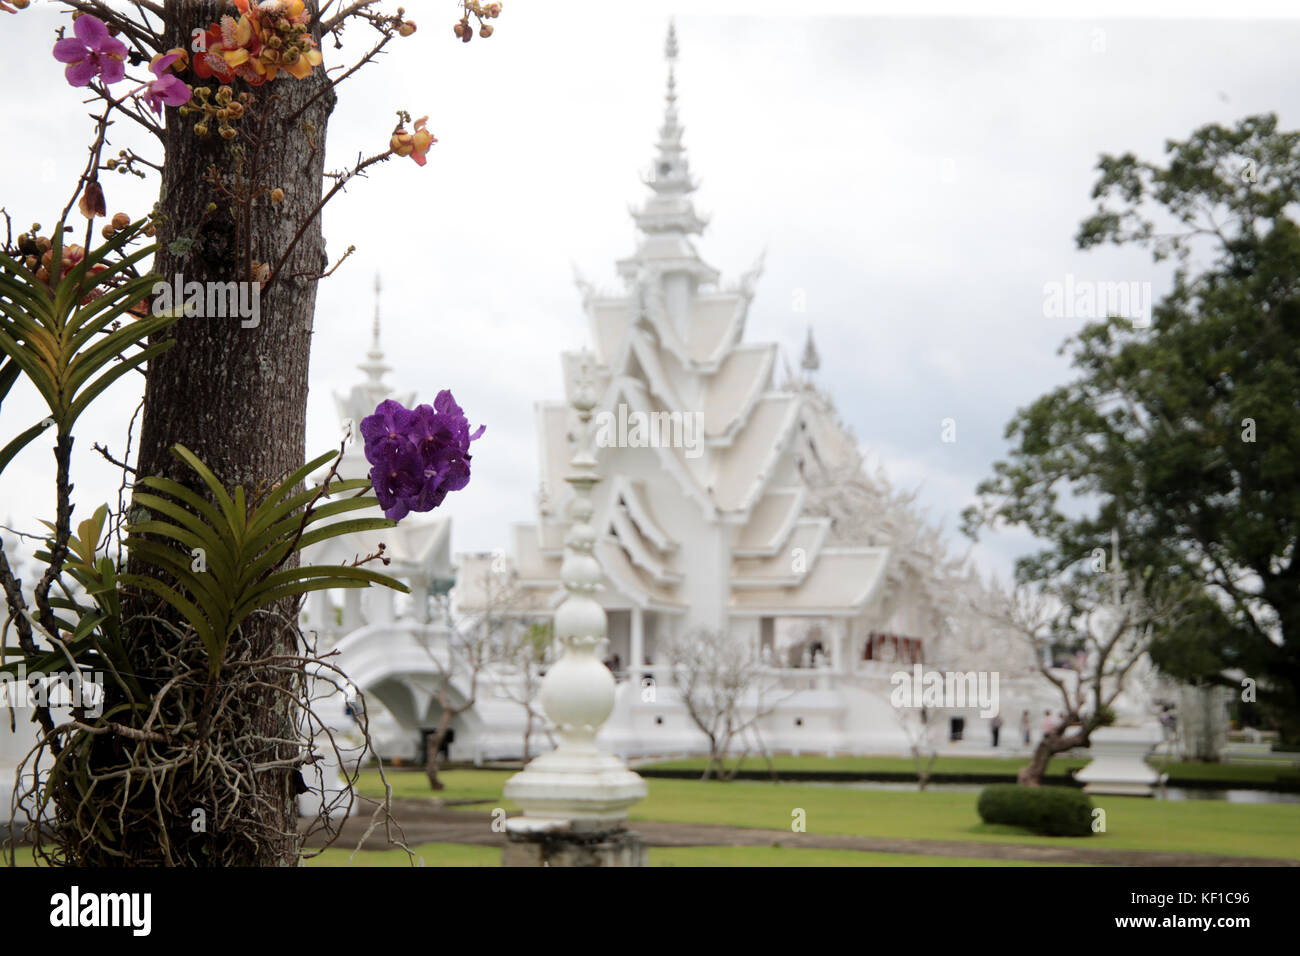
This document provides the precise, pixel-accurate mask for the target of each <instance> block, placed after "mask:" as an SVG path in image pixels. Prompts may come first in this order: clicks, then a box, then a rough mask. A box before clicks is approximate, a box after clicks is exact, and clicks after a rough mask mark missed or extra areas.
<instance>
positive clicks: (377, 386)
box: [357, 272, 393, 394]
mask: <svg viewBox="0 0 1300 956" xmlns="http://www.w3.org/2000/svg"><path fill="white" fill-rule="evenodd" d="M382 288H383V286H382V285H381V283H380V281H379V273H378V272H376V273H375V320H374V325H373V327H372V329H371V341H370V351H369V352H367V353H366V360H365V361H364V362H362V363H361V364H359V365H358V366H357V368H359V369H360V370H361V371H363V372H365V373H366V384H367V385H368V386H370V387H372V388H373V389H374V390H376V391H378V392H383V393H384V394H387V392H388V386H387V385H385V384H384V373H385V372H391V371H392V370H393V367H392V366H391V365H389V364H387V363H386V362H385V361H384V350H383V349H382V348H380V346H379V293H380V291H381V290H382Z"/></svg>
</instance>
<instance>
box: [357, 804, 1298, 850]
mask: <svg viewBox="0 0 1300 956" xmlns="http://www.w3.org/2000/svg"><path fill="white" fill-rule="evenodd" d="M393 816H394V818H395V819H396V820H397V821H398V823H400V824H401V825H402V828H403V830H404V831H405V833H406V843H407V845H409V846H414V845H415V844H417V843H434V842H436V843H466V844H473V845H477V846H501V845H502V844H503V843H504V840H505V838H504V835H503V834H501V833H497V832H495V831H493V829H492V815H491V814H490V813H482V812H479V811H469V810H465V811H460V810H451V809H447V808H445V807H440V806H438V805H437V804H435V803H433V802H432V801H429V800H409V799H403V800H394V801H393ZM369 819H370V813H369V811H368V810H366V809H365V808H364V807H363V808H362V812H361V813H360V814H359V815H358V816H357V817H353V818H352V819H350V820H348V822H347V823H346V824H344V827H343V835H342V836H341V837H340V838H339V840H338V842H336V843H335V844H334V845H335V846H336V847H348V848H352V847H355V846H356V844H357V841H358V840H359V839H361V836H362V834H363V833H364V832H365V829H366V826H367V825H368V823H369ZM629 829H631V830H634V831H636V832H637V833H639V834H640V835H641V837H642V839H643V840H645V842H646V844H647V845H648V846H779V847H787V848H804V849H826V850H864V851H868V852H872V853H913V854H921V855H923V856H948V857H952V856H956V857H965V858H976V859H982V860H1008V861H1014V860H1024V861H1029V862H1033V863H1092V864H1096V865H1100V866H1300V860H1280V859H1279V860H1273V859H1263V858H1260V857H1243V856H1220V855H1211V854H1202V853H1165V852H1160V851H1151V850H1105V849H1084V848H1082V847H1074V846H1065V845H1062V846H1051V845H1041V844H1034V845H1027V844H1023V843H981V842H975V841H970V842H968V841H965V840H913V839H895V838H889V837H862V836H840V835H832V834H818V833H791V832H788V831H784V830H756V829H751V828H749V827H729V826H718V825H714V824H695V823H664V822H659V821H636V822H633V823H631V824H630V825H629ZM362 849H366V850H385V849H389V846H388V844H387V842H386V841H385V838H384V834H383V831H382V828H381V829H379V830H378V831H377V832H376V833H374V834H372V835H371V836H370V838H369V839H367V841H366V843H365V844H364V845H363V847H362Z"/></svg>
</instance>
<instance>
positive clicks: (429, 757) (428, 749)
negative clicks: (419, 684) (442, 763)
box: [424, 706, 452, 790]
mask: <svg viewBox="0 0 1300 956" xmlns="http://www.w3.org/2000/svg"><path fill="white" fill-rule="evenodd" d="M451 717H452V713H451V711H450V710H448V709H447V708H446V707H445V706H444V707H443V708H442V716H441V717H439V718H438V727H437V729H436V730H434V732H433V733H431V734H429V735H428V736H427V737H426V738H425V743H424V774H425V776H426V777H428V778H429V789H430V790H442V789H444V785H443V782H442V781H441V780H439V779H438V754H439V753H440V752H441V751H442V740H443V738H444V737H446V736H447V728H448V727H450V726H451Z"/></svg>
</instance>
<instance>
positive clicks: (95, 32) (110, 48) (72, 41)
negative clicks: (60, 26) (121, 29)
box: [54, 15, 127, 86]
mask: <svg viewBox="0 0 1300 956" xmlns="http://www.w3.org/2000/svg"><path fill="white" fill-rule="evenodd" d="M72 32H73V33H74V34H76V36H75V37H66V38H64V39H62V40H59V41H58V42H57V43H55V44H54V59H56V60H58V61H59V62H60V63H66V64H68V67H67V69H66V70H64V71H63V75H64V76H65V77H66V78H67V80H68V82H69V83H70V84H71V85H73V86H86V85H87V84H89V83H90V81H91V80H93V79H94V78H95V77H96V76H98V77H100V78H101V79H103V81H104V82H105V83H106V84H113V83H116V82H117V81H118V80H120V79H122V77H124V76H126V53H127V51H126V44H125V43H123V42H122V41H121V40H119V39H117V38H116V37H113V36H111V35H110V34H109V32H108V27H106V26H104V21H103V20H101V19H99V18H98V17H92V16H89V15H87V16H81V17H77V19H76V20H74V21H73V24H72Z"/></svg>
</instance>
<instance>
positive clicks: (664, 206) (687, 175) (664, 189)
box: [632, 21, 706, 233]
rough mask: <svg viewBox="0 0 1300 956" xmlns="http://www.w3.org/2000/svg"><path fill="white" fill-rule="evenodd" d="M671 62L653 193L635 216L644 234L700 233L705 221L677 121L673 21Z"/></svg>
mask: <svg viewBox="0 0 1300 956" xmlns="http://www.w3.org/2000/svg"><path fill="white" fill-rule="evenodd" d="M664 57H665V58H666V59H667V60H668V90H667V92H666V93H665V94H664V121H663V124H662V125H661V126H660V127H659V140H658V142H656V144H655V159H654V165H653V166H652V168H651V171H650V175H649V176H648V177H647V178H646V179H645V184H646V185H647V186H649V187H650V188H651V189H653V190H654V192H655V195H654V196H652V197H651V198H650V199H649V201H647V202H646V204H645V206H644V207H643V208H641V209H640V210H637V211H635V212H633V213H632V217H633V218H634V219H635V220H636V224H637V226H638V227H640V229H641V231H642V232H648V233H663V232H676V233H698V232H702V231H703V229H704V226H705V224H706V222H705V220H704V219H703V218H702V217H700V216H699V215H697V214H696V212H695V208H694V206H692V205H691V200H690V194H691V193H693V192H694V191H695V187H696V185H697V184H696V183H695V181H694V180H693V179H691V170H690V164H689V163H688V162H687V160H686V149H685V147H683V146H682V132H683V128H682V125H681V124H680V123H679V122H678V121H677V77H676V72H675V67H676V64H677V30H676V28H675V27H674V26H673V24H672V22H671V21H670V22H669V24H668V39H667V40H666V41H665V43H664Z"/></svg>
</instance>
